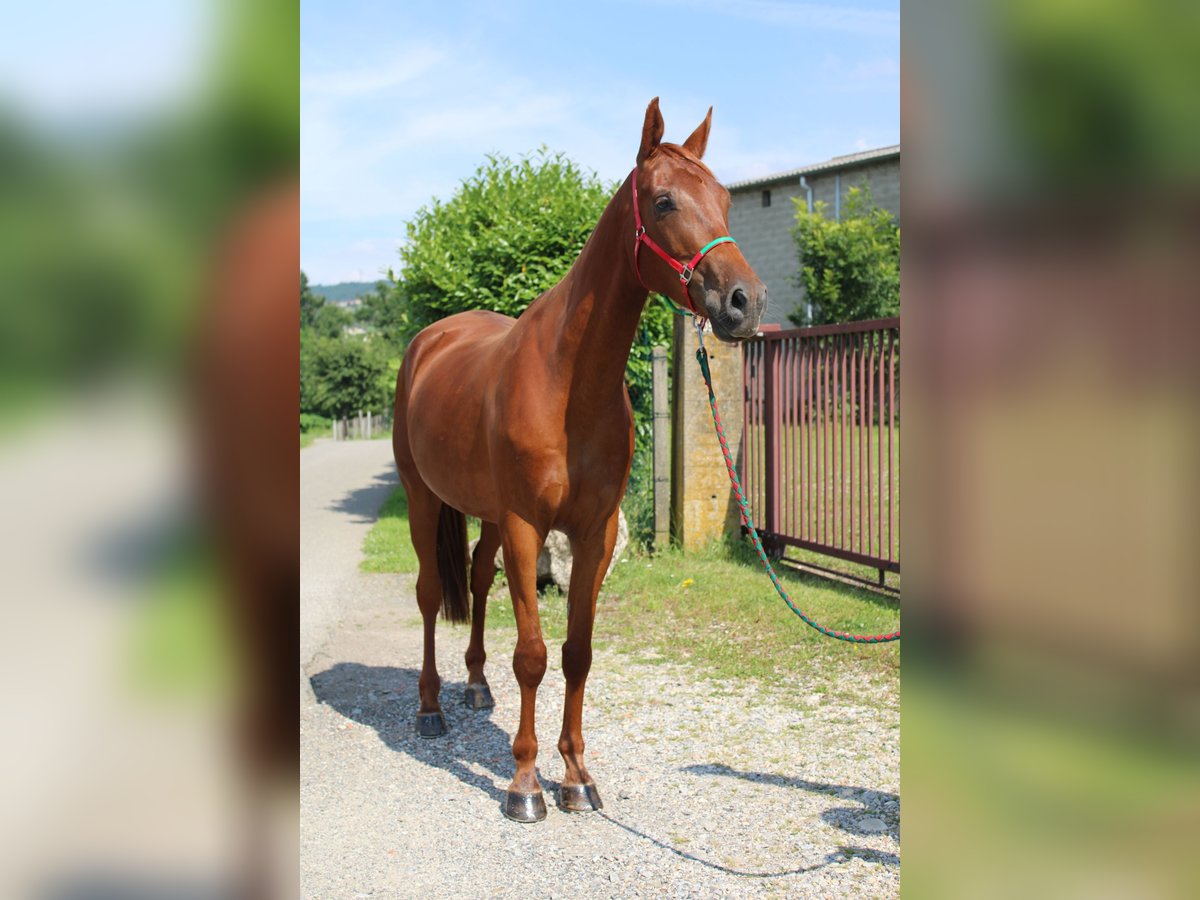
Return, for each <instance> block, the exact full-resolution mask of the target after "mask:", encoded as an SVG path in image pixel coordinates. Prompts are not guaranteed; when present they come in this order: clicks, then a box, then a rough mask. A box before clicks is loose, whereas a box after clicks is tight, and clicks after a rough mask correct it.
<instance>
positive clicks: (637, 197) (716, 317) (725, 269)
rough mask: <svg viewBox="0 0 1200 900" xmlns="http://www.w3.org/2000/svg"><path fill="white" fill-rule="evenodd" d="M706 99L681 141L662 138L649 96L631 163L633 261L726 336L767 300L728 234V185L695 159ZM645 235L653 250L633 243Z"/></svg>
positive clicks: (755, 319) (744, 326) (704, 139)
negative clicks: (642, 251)
mask: <svg viewBox="0 0 1200 900" xmlns="http://www.w3.org/2000/svg"><path fill="white" fill-rule="evenodd" d="M711 124H712V107H709V110H708V115H706V116H705V117H704V121H703V122H701V123H700V125H699V126H698V127H697V128H696V130H695V131H693V132H692V134H691V136H690V137H689V138H688V139H687V140H686V141H684V142H683V143H682V144H664V143H662V136H663V117H662V113H660V112H659V110H658V98H657V97H655V98H654V99H653V100H651V101H650V105H649V107H647V109H646V121H645V124H644V125H643V126H642V145H641V148H640V149H639V150H638V155H637V167H636V168H635V169H634V171H633V175H632V176H631V180H632V182H633V197H634V204H635V205H634V210H635V223H636V226H635V227H636V232H635V233H636V238H635V241H634V266H635V268H636V269H637V271H638V277H639V278H640V279H641V280H642V284H643V285H645V287H646V288H647V289H648V290H652V291H658V292H659V293H661V294H665V295H666V296H668V297H671V298H672V299H675V300H676V301H682V303H683V305H684V306H686V307H688V308H689V309H691V310H692V311H693V312H694V313H696V314H697V315H699V316H701V317H702V318H706V319H708V320H710V321H711V322H712V327H713V332H714V333H715V334H716V335H717V337H719V338H721V339H723V340H726V341H735V340H743V339H745V338H748V337H750V336H751V335H753V334H754V333H755V332H756V331H757V330H758V324H759V320H761V319H762V314H763V311H764V310H765V309H766V305H767V287H766V285H764V284H763V283H762V281H761V280H760V279H759V277H758V276H757V275H755V274H754V270H753V269H751V268H750V264H749V263H747V262H746V258H745V257H744V256H742V253H741V251H740V250H739V249H738V247H737V244H736V243H734V242H733V239H732V238H729V237H728V234H729V204H730V197H729V191H727V190H726V189H725V188H724V187H723V186H722V185H721V183H720V182H719V181H717V179H716V177H715V176H714V175H713V173H712V172H711V171H710V170H709V168H708V166H706V165H705V164H704V163H703V162H701V159H702V158H703V156H704V150H705V148H706V147H707V145H708V130H709V126H710V125H711ZM643 243H645V244H646V245H647V247H648V248H649V249H650V250H652V251H653V252H652V253H645V254H641V256H640V259H639V254H638V250H639V248H640V247H641V245H642V244H643Z"/></svg>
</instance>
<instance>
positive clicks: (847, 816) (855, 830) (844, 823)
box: [599, 763, 900, 878]
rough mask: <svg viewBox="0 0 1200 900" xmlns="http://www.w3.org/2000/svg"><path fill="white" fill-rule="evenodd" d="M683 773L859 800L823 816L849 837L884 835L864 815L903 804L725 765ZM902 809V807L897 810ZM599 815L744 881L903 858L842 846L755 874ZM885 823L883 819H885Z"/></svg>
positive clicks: (894, 834)
mask: <svg viewBox="0 0 1200 900" xmlns="http://www.w3.org/2000/svg"><path fill="white" fill-rule="evenodd" d="M679 771H681V772H687V773H689V774H692V775H709V776H722V777H729V778H740V779H743V780H745V781H751V782H754V783H757V784H771V785H776V786H779V787H788V788H794V789H796V790H802V791H809V792H812V793H818V794H827V795H829V796H831V797H837V798H839V799H844V798H846V797H847V795H849V796H853V797H857V798H858V800H859V802H860V803H861V804H862V805H861V807H859V808H857V809H855V808H853V807H849V806H842V807H835V808H833V809H827V810H825V812H823V813H821V818H822V819H823V820H824V821H825V822H827V823H828V824H830V825H833V826H834V827H835V828H839V829H841V830H842V831H845V832H847V833H849V834H852V835H856V836H862V835H874V834H878V833H880V832H879V831H878V829H877V828H864V827H863V826H862V825H861V824H860V821H861V818H862V814H863V813H864V812H869V813H872V814H874V815H875V816H882V815H884V814H886V815H888V816H889V818H895V817H896V816H897V815H898V814H897V813H894V812H888V813H884V803H886V802H888V801H896V802H897V803H898V802H899V798H898V797H897V795H895V794H890V793H886V792H884V791H875V790H871V789H869V788H851V787H847V786H845V785H838V784H826V783H824V782H819V781H808V780H807V779H804V778H793V777H789V776H786V775H776V774H773V773H770V772H745V771H740V770H738V769H734V768H732V767H730V766H727V765H725V764H724V763H707V764H703V765H693V766H684V767H683V768H681V769H680V770H679ZM897 808H898V807H897ZM599 815H600V816H601V817H602V818H604V819H606V820H607V821H609V822H611V823H612V824H613V825H616V826H617V827H618V828H621V829H623V830H624V831H626V832H628V833H629V834H631V835H634V836H635V837H639V838H641V839H642V840H645V841H648V842H650V843H651V844H654V845H655V846H656V847H658V848H660V849H662V850H665V851H667V852H669V853H673V854H674V855H675V856H677V857H679V858H680V859H686V860H688V861H689V862H694V863H698V864H699V865H702V866H704V867H705V868H708V869H713V870H716V871H718V872H723V873H725V874H727V875H737V876H739V877H742V878H782V877H785V876H789V875H807V874H810V873H813V872H816V871H818V870H820V869H824V868H826V867H828V866H834V865H838V864H840V863H844V862H845V861H846V860H848V859H851V858H856V859H861V860H864V861H865V862H871V863H876V864H877V865H882V866H886V867H888V868H898V867H899V866H900V857H899V855H898V854H896V853H888V852H886V851H882V850H875V849H873V848H871V847H859V846H852V845H851V846H840V847H837V848H836V849H834V850H830V851H829V852H828V853H826V854H825V856H824V858H823V859H821V860H820V861H819V862H816V863H814V864H812V865H808V866H802V867H800V868H794V869H780V870H771V871H754V870H746V869H736V868H732V867H730V866H726V865H722V864H721V863H718V862H714V861H713V860H711V859H706V858H704V857H703V856H700V855H698V854H696V853H692V852H689V851H687V850H683V849H681V848H679V847H676V846H674V844H673V843H669V842H667V841H664V840H662V839H660V838H657V837H654V836H653V835H650V834H647V833H646V832H644V831H642V830H640V829H638V828H635V827H633V826H632V825H628V824H626V823H625V822H622V821H620V820H619V819H618V818H616V817H615V816H613V815H610V814H607V813H604V812H601V813H599ZM881 821H882V819H881ZM899 828H900V826H899V822H898V821H897V823H896V824H895V825H893V826H889V827H887V829H886V833H887V834H888V835H889V836H890V837H891V838H892V840H893V841H896V840H898V836H899Z"/></svg>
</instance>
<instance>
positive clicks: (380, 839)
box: [300, 441, 900, 898]
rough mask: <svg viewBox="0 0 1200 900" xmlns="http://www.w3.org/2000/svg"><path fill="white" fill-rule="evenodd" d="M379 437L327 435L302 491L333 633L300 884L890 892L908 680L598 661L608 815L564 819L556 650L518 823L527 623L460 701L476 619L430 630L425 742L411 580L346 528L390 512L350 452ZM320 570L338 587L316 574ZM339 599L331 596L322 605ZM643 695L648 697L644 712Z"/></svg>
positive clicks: (316, 679) (593, 708) (320, 645)
mask: <svg viewBox="0 0 1200 900" xmlns="http://www.w3.org/2000/svg"><path fill="white" fill-rule="evenodd" d="M372 444H374V445H377V446H382V447H384V448H385V450H390V448H387V446H386V442H382V441H379V442H360V443H347V444H336V445H335V444H332V443H330V444H327V445H322V444H320V443H318V444H317V445H314V447H313V448H310V449H308V450H305V451H304V452H303V453H302V469H301V480H302V482H305V481H306V480H311V481H312V482H314V484H315V483H317V482H320V483H321V484H322V485H323V487H322V488H321V490H319V491H317V490H312V491H309V490H308V489H307V487H306V485H304V484H302V502H303V503H304V505H303V507H302V509H301V523H302V532H303V533H304V535H306V536H304V537H302V548H303V550H304V553H305V555H306V557H307V558H306V559H305V560H304V561H303V563H302V573H303V578H304V583H303V584H302V591H301V599H302V604H315V608H317V609H319V610H320V611H321V612H320V615H318V616H310V618H309V620H308V621H309V639H310V641H316V637H317V636H318V634H319V633H321V632H322V628H318V627H317V624H319V623H323V627H324V631H323V634H324V635H325V637H324V639H323V640H320V641H316V642H315V643H314V644H313V648H314V649H313V651H312V652H311V654H310V655H308V656H305V655H304V654H302V656H301V668H302V676H304V677H302V680H301V697H300V741H301V743H300V752H301V765H302V773H301V789H300V798H301V879H302V882H301V883H302V894H303V896H305V897H313V898H341V897H377V896H378V897H428V896H449V897H483V896H497V897H510V896H511V897H631V896H671V897H742V896H779V897H831V896H855V897H858V896H863V897H891V896H896V895H897V894H898V893H899V879H900V861H899V852H900V850H899V797H898V791H899V760H900V742H899V703H898V692H897V691H895V690H890V691H889V692H887V693H886V694H885V695H873V694H872V692H871V689H870V688H869V687H868V686H867V685H866V683H865V681H864V682H863V683H862V684H844V685H839V687H841V688H844V689H843V690H839V691H838V692H837V693H838V694H839V695H840V697H839V698H834V699H831V698H830V694H824V695H822V694H817V693H813V694H811V695H809V696H805V692H804V691H803V690H801V692H800V695H801V700H800V701H799V702H797V700H796V699H795V692H794V691H793V692H792V695H791V696H792V699H790V700H787V701H786V702H785V701H783V700H782V699H781V697H780V696H779V694H778V692H777V691H776V690H773V688H772V686H771V685H770V684H762V683H743V682H739V683H729V682H717V681H711V680H705V679H699V680H698V679H697V678H696V676H695V675H694V674H692V673H691V672H689V670H687V669H684V668H678V667H672V666H667V665H647V664H635V663H632V662H631V661H630V659H629V657H627V656H624V655H622V654H620V653H619V652H616V651H606V652H602V653H601V652H598V653H597V654H596V657H595V660H594V662H593V669H592V676H591V678H590V679H589V681H588V703H587V706H586V708H585V713H584V736H585V737H586V739H587V742H588V765H589V768H590V769H591V772H592V774H593V776H594V777H595V778H596V780H597V785H598V786H599V789H600V793H601V795H602V797H603V798H604V802H605V808H604V809H603V810H602V811H600V812H598V813H588V814H570V813H564V812H562V811H560V810H558V809H557V808H556V807H555V806H554V805H553V799H554V796H555V795H554V791H555V790H556V788H557V786H558V779H559V778H560V777H561V775H562V760H561V758H560V757H559V756H558V753H557V750H556V749H555V746H554V744H555V742H556V740H557V737H558V731H559V727H560V724H561V711H562V691H563V679H562V673H561V668H560V665H559V660H558V654H557V652H555V651H554V650H552V652H551V653H550V670H549V671H548V672H547V674H546V678H545V681H544V682H543V683H542V688H541V691H540V692H539V695H538V697H539V706H538V736H539V738H540V739H541V746H542V749H541V753H540V754H539V764H540V766H539V770H540V774H541V777H542V783H543V786H544V788H545V789H546V791H547V797H546V799H547V803H548V805H550V812H549V816H548V818H547V819H546V820H545V821H544V822H542V823H540V824H537V825H525V826H523V825H517V824H515V823H512V822H509V821H508V820H506V819H505V818H504V817H503V815H502V813H501V811H500V803H501V800H502V798H503V792H504V788H505V787H506V786H507V784H508V782H509V780H510V779H511V777H512V772H513V762H512V756H511V753H510V749H509V743H510V740H511V735H512V734H513V733H514V731H515V729H516V723H517V713H518V702H519V700H518V692H517V689H516V683H515V681H514V679H513V677H512V673H511V668H510V666H509V662H508V660H509V658H510V655H511V652H512V647H513V642H514V635H513V634H511V633H505V632H503V631H501V632H496V633H494V634H493V635H490V636H489V652H490V653H491V659H490V661H489V663H488V673H489V678H490V680H491V684H492V690H493V693H494V694H495V697H496V708H495V709H493V710H489V711H472V710H468V709H467V708H465V707H463V706H461V705H459V703H458V698H459V697H461V694H462V689H463V686H464V676H465V670H464V667H463V662H462V653H463V650H464V649H465V646H466V637H467V635H466V630H465V629H464V628H458V627H453V628H452V627H449V626H446V625H444V624H443V625H440V626H439V630H438V637H439V642H438V667H439V670H440V671H441V674H442V678H443V689H442V701H443V708H444V710H445V713H446V718H447V722H448V724H449V726H450V733H449V734H447V735H445V736H444V737H442V738H438V739H433V740H428V739H422V738H419V737H417V736H416V734H415V733H414V730H413V715H414V713H415V710H416V704H417V676H418V673H419V669H420V665H421V635H420V628H419V621H420V620H419V613H418V611H417V607H416V602H415V600H414V597H413V592H412V578H411V576H405V575H371V574H366V573H361V572H358V571H357V569H356V567H357V556H356V555H355V553H351V552H349V551H347V550H346V549H345V544H346V541H344V540H342V539H341V538H340V537H336V538H335V534H336V533H337V532H339V531H341V530H343V529H349V528H351V527H352V526H354V527H355V528H356V529H357V531H359V532H361V531H362V530H363V528H362V527H360V526H363V525H364V523H363V522H362V521H361V520H362V519H363V518H364V511H363V507H364V505H369V504H370V503H375V505H376V507H377V506H378V502H381V501H382V499H383V497H384V496H385V495H386V493H387V484H388V480H387V479H388V478H389V477H390V478H392V479H393V483H394V475H391V476H389V475H388V474H387V471H386V469H385V468H375V467H373V462H371V463H368V462H367V461H366V460H365V459H364V457H368V456H370V453H369V452H368V451H362V450H359V449H357V448H360V447H363V446H371V445H372ZM331 448H332V449H331ZM343 448H346V449H343ZM315 452H319V453H320V454H321V456H320V457H319V458H318V457H317V456H314V457H312V458H311V459H305V455H307V454H310V453H315ZM354 454H360V456H359V457H356V459H355V461H354V462H351V461H350V457H351V456H353V455H354ZM342 455H344V456H345V457H346V459H345V460H344V461H343V459H342ZM383 455H384V456H386V453H384V454H383ZM371 459H372V460H373V459H374V457H371ZM339 482H340V483H341V487H340V488H337V489H333V490H331V488H333V486H334V485H335V484H337V483H339ZM372 485H374V487H372ZM339 491H340V493H339ZM318 497H320V498H322V499H320V500H318V499H317V498H318ZM310 501H312V502H310ZM326 533H328V536H329V538H328V540H326V539H324V538H323V537H322V535H325V534H326ZM357 540H358V541H359V544H361V535H360V536H359V537H358V538H357ZM309 573H313V575H314V577H315V576H317V575H319V580H320V584H321V585H325V586H327V587H323V588H320V589H318V588H317V587H316V584H317V582H315V581H314V582H313V583H311V584H310V583H309ZM329 589H335V590H336V591H337V592H338V596H337V597H330V596H325V595H323V592H324V591H326V590H329ZM599 614H600V615H603V609H601V611H600V613H599ZM303 616H304V613H303V612H302V618H303ZM303 636H304V635H303V631H302V638H303ZM302 646H303V643H302ZM796 677H797V678H798V679H801V680H803V678H804V673H802V672H800V673H797V675H796ZM793 687H795V686H794V685H793ZM643 693H644V694H645V696H646V697H647V698H648V699H647V700H642V701H641V702H636V701H637V700H638V698H639V697H641V696H642V695H643ZM831 693H832V692H831Z"/></svg>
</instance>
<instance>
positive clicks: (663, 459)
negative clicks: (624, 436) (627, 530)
mask: <svg viewBox="0 0 1200 900" xmlns="http://www.w3.org/2000/svg"><path fill="white" fill-rule="evenodd" d="M650 368H651V373H652V375H653V385H654V549H655V550H662V549H664V548H665V547H666V546H667V543H668V542H669V541H670V540H671V424H670V422H671V406H670V398H669V397H668V395H667V348H666V347H653V348H651V350H650Z"/></svg>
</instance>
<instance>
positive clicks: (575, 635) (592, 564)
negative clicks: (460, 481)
mask: <svg viewBox="0 0 1200 900" xmlns="http://www.w3.org/2000/svg"><path fill="white" fill-rule="evenodd" d="M616 540H617V516H616V515H613V517H612V518H611V519H609V520H608V522H606V523H605V525H604V530H603V531H602V532H601V533H598V534H596V535H594V536H593V537H591V538H590V539H587V540H572V541H571V557H572V562H571V587H570V590H569V591H568V594H567V598H568V599H567V603H568V612H567V640H566V641H565V642H564V643H563V647H562V665H563V676H564V677H565V679H566V682H567V692H566V698H565V700H564V702H563V727H562V734H561V735H560V736H559V738H558V752H559V753H561V754H562V758H563V762H564V763H565V764H566V772H565V774H564V775H563V780H562V788H561V790H560V791H559V797H558V802H559V806H561V807H562V808H563V809H566V810H571V811H573V812H586V811H589V810H593V809H600V808H601V807H602V806H603V805H604V804H603V803H602V802H601V801H600V794H599V792H598V791H597V790H596V785H595V782H593V781H592V776H591V775H589V774H588V770H587V766H586V765H584V762H583V750H584V742H583V689H584V685H585V684H586V683H587V677H588V672H589V671H590V670H591V667H592V625H593V624H594V622H595V620H596V595H597V594H599V592H600V585H601V583H602V582H603V581H604V574H605V572H606V571H607V570H608V563H609V560H610V559H612V553H613V546H614V545H615V544H616Z"/></svg>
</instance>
